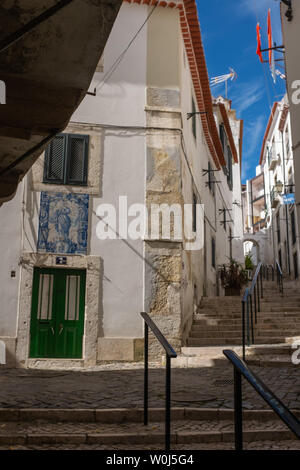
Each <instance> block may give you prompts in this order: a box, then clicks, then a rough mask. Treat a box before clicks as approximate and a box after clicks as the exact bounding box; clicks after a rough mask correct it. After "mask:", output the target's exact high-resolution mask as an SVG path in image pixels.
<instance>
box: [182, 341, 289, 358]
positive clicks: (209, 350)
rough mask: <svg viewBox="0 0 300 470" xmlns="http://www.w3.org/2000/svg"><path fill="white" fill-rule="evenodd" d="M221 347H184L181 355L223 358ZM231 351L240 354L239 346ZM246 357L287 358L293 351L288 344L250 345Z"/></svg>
mask: <svg viewBox="0 0 300 470" xmlns="http://www.w3.org/2000/svg"><path fill="white" fill-rule="evenodd" d="M223 349H224V348H223V347H222V346H215V347H214V346H206V347H205V346H202V347H188V346H184V347H182V348H181V354H182V355H184V356H191V357H210V358H216V357H223ZM233 350H234V351H235V352H236V353H237V354H238V355H241V354H242V347H241V346H234V348H233ZM246 351H247V356H248V357H250V356H263V355H264V354H266V355H268V356H271V355H274V356H279V355H281V356H288V357H290V355H291V353H292V352H293V351H294V350H293V349H292V347H291V345H290V344H286V343H281V344H277V345H273V344H265V345H252V346H247V347H246Z"/></svg>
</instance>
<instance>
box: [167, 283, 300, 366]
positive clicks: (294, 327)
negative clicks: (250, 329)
mask: <svg viewBox="0 0 300 470" xmlns="http://www.w3.org/2000/svg"><path fill="white" fill-rule="evenodd" d="M263 293H264V296H263V299H261V311H260V312H257V324H254V338H255V344H254V345H252V346H250V347H247V357H248V358H249V360H250V362H252V363H254V364H256V365H270V366H275V365H277V366H281V365H293V363H292V360H291V356H292V354H293V353H294V351H295V349H293V348H292V345H293V343H294V342H295V341H297V340H300V290H299V289H298V287H297V284H296V283H295V282H294V281H289V280H285V282H284V292H283V294H281V293H280V292H279V290H278V288H277V285H276V283H275V282H272V281H264V290H263ZM253 318H254V307H253ZM254 323H255V322H254ZM241 345H242V314H241V298H240V297H210V298H204V299H203V300H202V303H201V305H200V307H199V308H198V311H197V313H196V314H195V315H194V321H193V325H192V328H191V331H190V335H189V338H188V342H187V347H184V348H182V350H181V355H179V357H178V358H177V359H176V360H175V362H174V363H173V365H174V366H175V365H177V366H183V367H188V366H194V367H197V366H201V365H207V366H209V365H211V363H212V361H213V360H217V359H219V358H222V356H223V354H222V351H223V349H224V347H226V348H227V349H228V348H229V349H234V350H235V351H236V352H237V353H238V354H239V355H241V353H242V348H241ZM299 348H300V342H299ZM299 358H300V354H299Z"/></svg>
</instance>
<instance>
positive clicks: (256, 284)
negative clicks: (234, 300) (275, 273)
mask: <svg viewBox="0 0 300 470" xmlns="http://www.w3.org/2000/svg"><path fill="white" fill-rule="evenodd" d="M265 274H266V271H265V269H264V265H263V264H262V262H260V263H259V264H258V266H257V268H256V271H255V274H254V276H253V279H252V282H251V286H250V287H247V288H246V290H245V292H244V295H243V298H242V341H243V359H244V361H245V360H246V339H247V344H248V346H250V344H251V343H252V344H254V340H255V338H254V321H255V324H256V323H257V312H260V307H261V299H262V298H263V278H265ZM253 310H254V315H255V318H254V321H253ZM250 332H251V335H250ZM246 336H247V338H246Z"/></svg>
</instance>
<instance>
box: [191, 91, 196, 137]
mask: <svg viewBox="0 0 300 470" xmlns="http://www.w3.org/2000/svg"><path fill="white" fill-rule="evenodd" d="M195 112H196V106H195V101H194V98H192V113H195ZM192 130H193V136H194V137H195V139H196V138H197V121H196V114H193V117H192Z"/></svg>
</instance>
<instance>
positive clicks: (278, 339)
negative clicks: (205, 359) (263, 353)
mask: <svg viewBox="0 0 300 470" xmlns="http://www.w3.org/2000/svg"><path fill="white" fill-rule="evenodd" d="M286 340H289V341H291V342H293V341H294V338H292V337H291V338H286V337H284V336H269V337H268V336H259V337H256V338H255V343H256V344H278V343H284V342H285V341H286ZM241 342H242V339H241V335H240V337H239V338H223V337H216V338H198V337H190V338H188V346H223V345H224V346H227V345H241Z"/></svg>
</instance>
